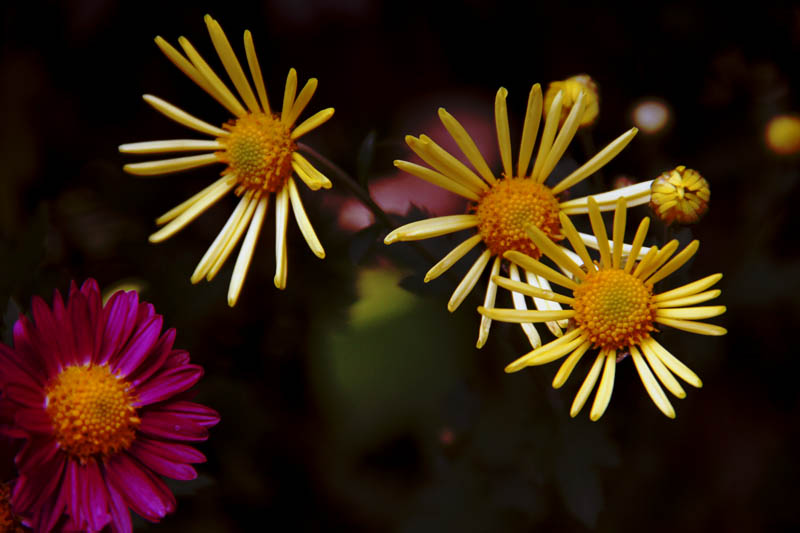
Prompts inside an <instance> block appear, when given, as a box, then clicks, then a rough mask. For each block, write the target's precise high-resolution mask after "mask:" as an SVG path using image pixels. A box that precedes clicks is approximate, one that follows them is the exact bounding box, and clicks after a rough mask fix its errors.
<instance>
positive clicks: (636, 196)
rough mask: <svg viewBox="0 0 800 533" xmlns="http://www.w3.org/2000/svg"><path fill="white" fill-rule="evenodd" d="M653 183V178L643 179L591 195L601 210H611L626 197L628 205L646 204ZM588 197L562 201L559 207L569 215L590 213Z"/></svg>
mask: <svg viewBox="0 0 800 533" xmlns="http://www.w3.org/2000/svg"><path fill="white" fill-rule="evenodd" d="M652 183H653V180H650V181H643V182H641V183H636V184H634V185H628V186H627V187H621V188H619V189H614V190H613V191H608V192H604V193H600V194H593V195H591V197H592V198H594V199H595V201H596V202H597V206H598V207H599V208H600V211H611V210H612V209H614V208H615V206H616V204H617V200H618V199H619V198H625V205H627V206H628V207H634V206H637V205H642V204H646V203H647V202H649V201H650V185H651V184H652ZM588 199H589V196H583V197H581V198H575V199H573V200H567V201H566V202H561V203H560V204H559V207H560V208H561V211H562V212H564V213H566V214H567V215H577V214H584V213H588V212H589V206H588V204H587V200H588Z"/></svg>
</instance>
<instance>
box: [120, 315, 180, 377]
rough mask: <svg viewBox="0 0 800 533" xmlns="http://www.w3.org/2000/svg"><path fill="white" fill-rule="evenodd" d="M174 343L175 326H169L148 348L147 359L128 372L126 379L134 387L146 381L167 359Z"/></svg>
mask: <svg viewBox="0 0 800 533" xmlns="http://www.w3.org/2000/svg"><path fill="white" fill-rule="evenodd" d="M174 343H175V328H170V329H168V330H167V331H165V332H164V334H163V335H162V336H161V338H160V339H158V342H157V343H156V345H155V346H153V349H152V350H150V353H149V355H148V356H147V359H145V360H144V361H143V362H141V363H140V364H139V367H138V368H136V369H135V370H134V371H133V372H131V373H129V374H128V381H129V382H130V383H132V384H133V386H134V387H138V386H139V384H140V383H142V382H143V381H146V380H147V378H149V377H150V376H152V375H153V374H154V373H155V372H156V371H157V370H160V369H161V367H162V366H163V365H164V361H166V360H167V356H169V354H170V353H171V352H172V345H173V344H174Z"/></svg>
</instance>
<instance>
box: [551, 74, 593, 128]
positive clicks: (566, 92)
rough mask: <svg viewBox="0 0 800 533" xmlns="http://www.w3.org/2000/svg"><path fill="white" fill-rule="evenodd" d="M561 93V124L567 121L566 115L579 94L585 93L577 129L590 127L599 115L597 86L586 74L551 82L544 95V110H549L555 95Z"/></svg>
mask: <svg viewBox="0 0 800 533" xmlns="http://www.w3.org/2000/svg"><path fill="white" fill-rule="evenodd" d="M559 92H561V93H563V99H564V101H563V107H562V109H561V123H562V124H563V123H564V121H565V120H566V119H567V113H569V111H570V110H571V109H572V106H573V105H575V103H576V102H577V101H578V96H580V94H581V93H582V92H583V93H586V96H585V99H586V103H585V107H584V110H583V114H582V115H581V119H580V123H579V124H578V125H579V127H581V128H583V127H585V126H591V125H592V124H594V121H595V120H597V115H598V114H599V113H600V96H599V95H598V93H597V84H596V83H595V82H594V80H593V79H592V78H591V76H589V75H588V74H578V75H577V76H572V77H569V78H567V79H566V80H562V81H551V82H550V85H548V86H547V91H546V92H545V93H544V108H545V109H549V108H550V105H551V104H552V103H553V100H555V98H556V95H557V94H558V93H559Z"/></svg>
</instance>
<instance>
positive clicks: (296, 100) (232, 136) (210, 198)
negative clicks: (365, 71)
mask: <svg viewBox="0 0 800 533" xmlns="http://www.w3.org/2000/svg"><path fill="white" fill-rule="evenodd" d="M205 22H206V25H207V26H208V31H209V33H210V34H211V40H212V42H213V43H214V48H215V49H216V51H217V54H219V58H220V60H221V61H222V65H223V67H225V71H226V72H227V73H228V76H229V77H230V79H231V81H232V82H233V85H234V87H236V90H237V92H238V93H239V96H240V97H241V99H242V101H244V105H242V103H241V102H240V100H239V99H238V98H237V97H236V96H235V95H234V94H233V92H231V90H230V89H229V88H228V87H227V86H226V85H225V83H224V82H223V81H222V80H221V79H220V78H219V77H218V76H217V75H216V74H215V73H214V71H213V70H212V69H211V67H209V65H208V64H207V63H206V62H205V60H203V58H202V57H200V54H198V53H197V51H196V50H195V49H194V47H193V46H192V45H191V44H190V43H189V41H188V40H187V39H186V38H185V37H181V38H179V39H178V42H179V43H180V45H181V47H182V48H183V51H184V52H185V53H186V56H185V57H184V55H182V54H181V53H180V52H179V51H178V50H176V49H175V48H173V47H172V46H171V45H170V44H169V43H167V42H166V41H165V40H164V39H162V38H161V37H156V44H157V45H158V47H159V48H160V49H161V50H162V51H163V52H164V54H165V55H166V56H167V57H168V58H169V59H170V60H171V61H172V62H173V63H175V65H176V66H177V67H178V68H179V69H181V70H182V71H183V73H184V74H186V75H187V76H189V77H190V78H191V79H192V81H194V82H195V83H197V85H199V86H200V87H201V88H202V89H203V90H205V91H206V92H207V93H208V94H210V95H211V96H212V97H213V98H214V99H215V100H217V101H218V102H219V103H220V104H222V105H223V106H224V107H225V108H226V109H227V110H228V111H230V112H231V113H232V114H233V115H234V118H233V119H232V120H231V121H229V122H228V123H226V124H223V125H222V128H218V127H216V126H213V125H211V124H208V123H206V122H203V121H202V120H199V119H197V118H195V117H193V116H191V115H189V114H188V113H186V112H185V111H182V110H180V109H178V108H177V107H175V106H173V105H172V104H170V103H167V102H165V101H164V100H162V99H160V98H157V97H155V96H152V95H149V94H146V95H144V99H145V101H146V102H147V103H149V104H150V105H152V106H153V107H154V108H156V109H157V110H158V111H160V112H161V113H163V114H164V115H166V116H167V117H169V118H171V119H172V120H174V121H176V122H178V123H180V124H182V125H184V126H187V127H189V128H191V129H193V130H196V131H199V132H200V133H204V134H206V135H209V136H211V137H212V139H211V140H194V139H190V140H186V139H178V140H169V141H150V142H141V143H132V144H123V145H122V146H120V147H119V149H120V151H121V152H127V153H137V154H151V153H164V152H190V151H201V152H202V151H207V153H205V154H202V155H192V156H188V157H178V158H174V159H164V160H159V161H148V162H146V163H132V164H128V165H125V170H126V171H127V172H130V173H131V174H137V175H141V176H150V175H155V174H166V173H169V172H176V171H179V170H185V169H189V168H194V167H200V166H203V165H210V164H212V163H224V164H226V165H227V168H226V169H225V170H224V171H222V177H221V178H220V179H218V180H217V181H215V182H214V183H212V184H211V185H209V186H208V187H206V188H205V189H203V190H202V191H200V192H199V193H197V194H195V195H194V196H192V197H191V198H189V199H188V200H186V201H185V202H183V203H182V204H180V205H178V206H177V207H175V208H173V209H171V210H170V211H168V212H167V213H165V214H164V215H162V216H161V217H159V218H158V219H157V220H156V224H159V225H161V224H165V226H164V227H163V228H161V229H160V230H159V231H157V232H155V233H154V234H152V235H151V236H150V241H151V242H161V241H163V240H165V239H167V238H169V237H171V236H172V235H173V234H175V233H176V232H177V231H179V230H181V229H182V228H183V227H184V226H186V225H187V224H188V223H189V222H191V221H192V220H194V219H195V218H196V217H197V216H198V215H200V214H201V213H203V212H204V211H205V210H206V209H208V208H209V207H210V206H211V205H213V204H214V203H215V202H217V201H218V200H219V199H220V198H222V197H223V196H225V195H226V194H227V193H228V192H230V191H233V192H234V193H235V194H236V195H237V196H239V197H241V199H240V200H239V205H238V206H237V207H236V209H235V210H234V212H233V214H231V216H230V218H229V219H228V222H227V223H226V224H225V226H224V227H223V228H222V230H221V231H220V233H219V235H218V236H217V238H216V239H215V240H214V242H213V243H212V244H211V247H210V248H209V249H208V251H207V252H206V254H205V255H204V256H203V258H202V259H201V260H200V263H199V264H198V265H197V268H196V269H195V271H194V273H193V274H192V278H191V280H192V283H198V282H199V281H200V280H202V279H203V278H206V279H207V280H208V281H211V279H213V278H214V276H216V275H217V273H218V272H219V270H220V268H222V265H223V264H224V263H225V260H226V259H227V258H228V256H229V255H230V253H231V252H232V251H233V248H234V247H236V245H237V244H238V242H239V240H240V239H241V238H242V235H243V234H244V232H245V230H247V235H246V236H245V238H244V243H243V244H242V248H241V250H240V251H239V256H238V258H237V259H236V266H235V267H234V269H233V276H232V277H231V283H230V287H229V289H228V304H229V305H231V306H233V305H235V304H236V301H237V299H238V298H239V293H240V292H241V290H242V284H243V283H244V277H245V274H246V273H247V269H248V267H249V265H250V260H251V259H252V257H253V250H254V249H255V246H256V241H257V240H258V236H259V233H260V231H261V226H262V224H263V222H264V216H265V215H266V212H267V206H268V202H269V198H270V196H271V195H273V194H274V195H275V261H276V267H275V286H276V287H278V288H279V289H283V288H285V287H286V275H287V259H286V227H287V224H288V217H289V210H290V206H291V210H292V211H293V212H294V216H295V219H296V221H297V225H298V226H299V227H300V231H301V232H302V234H303V237H305V240H306V242H307V243H308V246H309V247H310V248H311V250H312V251H313V252H314V254H315V255H316V256H317V257H319V258H324V257H325V251H324V250H323V248H322V245H321V244H320V242H319V239H318V238H317V236H316V234H315V233H314V229H313V228H312V226H311V222H309V220H308V216H306V212H305V209H304V208H303V203H302V201H301V200H300V194H299V192H298V187H297V184H296V182H295V179H294V178H293V176H292V172H293V171H294V173H295V174H296V175H297V176H299V177H300V179H301V180H302V181H303V182H304V183H305V184H306V185H307V186H308V187H309V188H310V189H311V190H314V191H315V190H318V189H320V188H321V187H324V188H326V189H327V188H330V186H331V182H330V181H329V180H328V178H326V177H325V176H323V175H322V174H321V173H320V172H319V171H318V170H317V169H316V168H314V167H313V166H312V165H311V163H310V162H309V161H308V160H307V159H306V158H305V157H303V156H302V155H301V154H300V153H298V145H297V140H298V139H299V138H300V137H302V136H303V135H305V134H306V133H308V132H310V131H311V130H313V129H315V128H317V127H318V126H320V125H322V124H323V123H325V122H327V121H328V119H330V118H331V117H332V116H333V108H328V109H324V110H322V111H320V112H318V113H316V114H315V115H313V116H311V117H310V118H308V119H306V120H305V121H304V122H302V123H301V124H300V125H299V126H296V127H294V124H295V122H296V121H297V119H298V117H299V116H300V114H301V113H302V112H303V110H304V109H305V107H306V105H307V104H308V102H309V100H311V97H312V96H313V94H314V91H315V90H316V88H317V80H316V79H315V78H312V79H310V80H308V82H307V83H306V85H305V87H303V89H302V90H301V91H300V94H296V93H297V73H296V72H295V70H294V69H291V70H290V71H289V76H288V78H287V79H286V88H285V90H284V93H283V106H282V107H281V109H280V110H277V111H273V110H272V108H271V107H270V105H269V101H268V100H267V92H266V89H265V88H264V80H263V78H262V76H261V67H260V66H259V63H258V58H257V57H256V53H255V47H254V45H253V37H252V35H251V34H250V32H249V31H245V32H244V46H245V52H246V55H247V63H248V65H249V67H250V74H251V76H252V78H253V83H254V85H255V88H256V92H253V89H252V88H251V86H250V82H248V80H247V77H246V75H245V73H244V70H242V66H241V65H240V63H239V61H238V59H236V55H235V54H234V52H233V48H231V45H230V43H229V42H228V39H227V37H225V34H224V33H223V31H222V28H221V27H220V25H219V23H217V21H216V20H214V19H212V18H211V17H210V16H208V15H206V17H205ZM256 93H257V94H258V96H257V97H256Z"/></svg>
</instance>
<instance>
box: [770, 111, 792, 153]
mask: <svg viewBox="0 0 800 533" xmlns="http://www.w3.org/2000/svg"><path fill="white" fill-rule="evenodd" d="M764 134H765V136H766V139H767V146H768V147H769V149H770V150H772V151H773V152H775V153H776V154H780V155H791V154H796V153H797V152H800V117H798V116H797V115H778V116H777V117H773V118H772V120H770V121H769V122H768V123H767V128H766V131H765V132H764Z"/></svg>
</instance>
